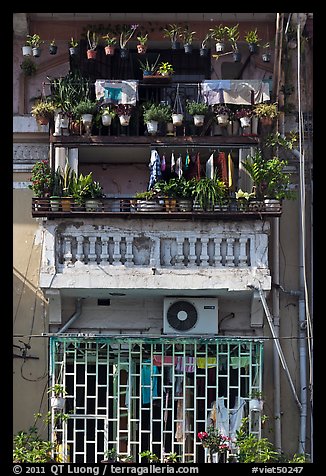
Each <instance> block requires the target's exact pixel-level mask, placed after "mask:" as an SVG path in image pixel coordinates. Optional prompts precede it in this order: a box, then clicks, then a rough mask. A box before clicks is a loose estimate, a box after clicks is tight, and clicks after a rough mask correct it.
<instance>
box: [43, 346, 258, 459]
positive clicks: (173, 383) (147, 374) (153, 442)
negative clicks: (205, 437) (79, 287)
mask: <svg viewBox="0 0 326 476" xmlns="http://www.w3.org/2000/svg"><path fill="white" fill-rule="evenodd" d="M50 349H51V355H50V373H51V377H52V382H53V383H55V382H58V381H59V382H60V383H62V384H63V385H64V387H65V389H66V391H67V395H66V404H65V409H64V410H63V411H64V412H65V413H66V414H68V415H69V418H68V419H67V420H66V421H65V420H64V419H63V420H60V418H59V419H58V418H57V419H56V423H55V415H56V413H55V412H56V410H52V414H53V419H52V440H53V441H56V440H59V441H60V442H61V441H62V446H61V447H63V448H66V449H67V450H68V449H69V452H70V462H76V463H91V462H95V463H98V462H100V461H101V460H102V459H104V454H105V452H106V451H108V450H110V449H113V448H114V449H115V450H116V451H117V453H118V454H119V455H122V456H132V457H133V461H134V462H140V461H141V457H140V455H139V453H140V452H143V451H146V450H150V451H151V452H152V453H155V454H156V455H157V456H158V457H159V458H160V460H161V461H163V458H164V454H165V453H170V452H173V453H177V454H178V455H181V457H182V458H180V460H179V461H180V462H186V463H187V462H194V463H196V462H197V463H200V462H208V453H207V450H205V449H204V448H203V447H202V444H201V442H200V440H199V439H198V436H197V434H198V432H200V431H205V430H207V427H208V425H209V424H212V423H213V424H215V425H217V426H218V427H219V428H220V429H221V431H222V433H224V434H226V436H231V438H232V437H234V436H235V431H236V429H237V428H238V427H239V424H240V422H241V417H244V416H249V425H250V431H251V432H252V433H254V434H256V435H257V436H258V437H260V415H258V416H257V413H256V412H249V411H248V406H249V405H248V400H249V396H250V394H251V392H252V391H253V390H261V387H262V359H263V344H262V341H259V340H252V339H242V338H237V339H229V338H224V337H222V338H221V337H220V338H218V337H214V338H192V337H186V338H179V337H178V338H169V337H159V338H134V337H133V338H127V337H94V338H85V337H83V338H80V337H78V338H77V337H76V338H74V337H60V338H59V337H53V338H51V345H50ZM250 413H251V414H250ZM254 413H255V415H254ZM61 457H62V455H61Z"/></svg>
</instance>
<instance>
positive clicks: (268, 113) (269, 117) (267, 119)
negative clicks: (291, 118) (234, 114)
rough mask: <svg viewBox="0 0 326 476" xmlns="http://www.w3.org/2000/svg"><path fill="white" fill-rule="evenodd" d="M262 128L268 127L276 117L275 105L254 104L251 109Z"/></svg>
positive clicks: (276, 109) (265, 103)
mask: <svg viewBox="0 0 326 476" xmlns="http://www.w3.org/2000/svg"><path fill="white" fill-rule="evenodd" d="M253 111H254V113H255V114H256V116H258V117H259V119H260V122H261V124H262V125H263V126H270V125H272V123H273V120H274V119H276V118H277V116H278V108H277V103H268V102H262V103H259V104H256V105H255V106H254V109H253Z"/></svg>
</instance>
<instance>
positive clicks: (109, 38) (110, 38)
mask: <svg viewBox="0 0 326 476" xmlns="http://www.w3.org/2000/svg"><path fill="white" fill-rule="evenodd" d="M102 38H103V40H105V43H106V44H107V46H114V45H115V44H116V43H117V37H116V36H114V34H113V33H107V34H106V35H104V36H102Z"/></svg>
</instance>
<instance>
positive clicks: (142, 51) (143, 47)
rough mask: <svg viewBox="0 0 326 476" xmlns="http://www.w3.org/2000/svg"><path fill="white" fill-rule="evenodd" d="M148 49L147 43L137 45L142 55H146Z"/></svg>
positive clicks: (138, 51)
mask: <svg viewBox="0 0 326 476" xmlns="http://www.w3.org/2000/svg"><path fill="white" fill-rule="evenodd" d="M146 51H147V46H146V45H137V53H139V54H140V55H144V54H145V53H146Z"/></svg>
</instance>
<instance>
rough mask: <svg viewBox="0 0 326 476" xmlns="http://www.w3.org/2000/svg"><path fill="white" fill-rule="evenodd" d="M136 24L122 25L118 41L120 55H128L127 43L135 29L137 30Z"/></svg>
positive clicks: (125, 56) (123, 56)
mask: <svg viewBox="0 0 326 476" xmlns="http://www.w3.org/2000/svg"><path fill="white" fill-rule="evenodd" d="M137 28H138V25H130V26H128V25H123V27H122V31H121V33H120V37H119V42H120V57H121V58H127V57H128V48H127V43H128V41H129V40H131V38H132V37H133V35H134V33H135V31H136V30H137Z"/></svg>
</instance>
